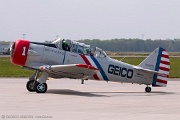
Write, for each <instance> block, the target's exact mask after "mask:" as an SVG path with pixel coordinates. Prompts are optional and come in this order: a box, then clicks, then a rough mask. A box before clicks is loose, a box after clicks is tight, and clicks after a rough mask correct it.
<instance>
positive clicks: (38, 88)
mask: <svg viewBox="0 0 180 120" xmlns="http://www.w3.org/2000/svg"><path fill="white" fill-rule="evenodd" d="M35 90H36V92H37V93H45V92H46V91H47V84H46V83H39V82H37V83H36V85H35Z"/></svg>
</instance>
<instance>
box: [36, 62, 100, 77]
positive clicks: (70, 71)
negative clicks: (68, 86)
mask: <svg viewBox="0 0 180 120" xmlns="http://www.w3.org/2000/svg"><path fill="white" fill-rule="evenodd" d="M39 69H40V70H41V71H45V72H47V73H50V74H52V75H55V76H58V77H67V78H74V79H88V78H89V77H91V76H93V75H94V74H95V73H97V72H99V69H98V68H95V67H93V66H91V65H86V64H68V65H43V66H40V67H39Z"/></svg>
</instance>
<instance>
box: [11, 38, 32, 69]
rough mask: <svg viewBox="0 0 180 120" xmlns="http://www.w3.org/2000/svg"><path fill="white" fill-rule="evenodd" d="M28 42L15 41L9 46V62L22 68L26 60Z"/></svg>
mask: <svg viewBox="0 0 180 120" xmlns="http://www.w3.org/2000/svg"><path fill="white" fill-rule="evenodd" d="M29 45H30V42H29V41H28V40H21V39H19V40H16V41H15V42H14V44H13V45H12V46H11V49H10V51H11V62H12V63H14V64H16V65H19V66H24V65H25V63H26V60H27V54H28V49H29Z"/></svg>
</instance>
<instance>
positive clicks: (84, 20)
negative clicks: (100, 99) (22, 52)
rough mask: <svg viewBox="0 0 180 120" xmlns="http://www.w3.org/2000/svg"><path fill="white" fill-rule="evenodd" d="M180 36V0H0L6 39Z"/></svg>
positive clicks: (0, 34)
mask: <svg viewBox="0 0 180 120" xmlns="http://www.w3.org/2000/svg"><path fill="white" fill-rule="evenodd" d="M23 34H25V35H24V37H25V39H28V40H31V41H39V42H41V41H45V40H54V39H55V38H57V36H58V37H60V38H65V39H72V40H80V39H101V40H105V39H114V38H127V39H129V38H139V39H175V38H180V0H0V41H14V40H16V39H22V38H23Z"/></svg>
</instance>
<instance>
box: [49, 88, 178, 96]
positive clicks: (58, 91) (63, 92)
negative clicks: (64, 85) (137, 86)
mask: <svg viewBox="0 0 180 120" xmlns="http://www.w3.org/2000/svg"><path fill="white" fill-rule="evenodd" d="M46 93H50V94H59V95H75V96H84V97H113V96H156V95H170V94H175V93H173V92H162V91H152V92H150V93H146V92H80V91H75V90H70V89H49V90H48V91H47V92H46Z"/></svg>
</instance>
